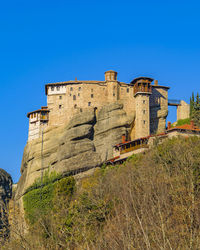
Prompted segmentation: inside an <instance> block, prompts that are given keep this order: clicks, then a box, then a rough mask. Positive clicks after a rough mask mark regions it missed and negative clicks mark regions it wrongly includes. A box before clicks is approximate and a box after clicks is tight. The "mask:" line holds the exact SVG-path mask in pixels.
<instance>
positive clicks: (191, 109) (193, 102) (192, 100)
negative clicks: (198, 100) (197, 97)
mask: <svg viewBox="0 0 200 250" xmlns="http://www.w3.org/2000/svg"><path fill="white" fill-rule="evenodd" d="M194 105H195V101H194V92H192V97H190V117H192V115H193V112H194Z"/></svg>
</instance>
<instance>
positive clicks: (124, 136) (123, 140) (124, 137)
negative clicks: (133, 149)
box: [122, 134, 126, 143]
mask: <svg viewBox="0 0 200 250" xmlns="http://www.w3.org/2000/svg"><path fill="white" fill-rule="evenodd" d="M125 142H126V135H125V134H123V135H122V143H125Z"/></svg>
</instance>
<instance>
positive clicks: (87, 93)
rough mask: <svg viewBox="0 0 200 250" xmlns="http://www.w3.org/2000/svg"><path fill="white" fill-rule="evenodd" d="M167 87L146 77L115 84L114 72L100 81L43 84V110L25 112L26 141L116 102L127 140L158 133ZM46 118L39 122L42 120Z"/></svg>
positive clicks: (163, 118) (162, 128)
mask: <svg viewBox="0 0 200 250" xmlns="http://www.w3.org/2000/svg"><path fill="white" fill-rule="evenodd" d="M168 90H169V87H167V86H163V85H159V84H158V82H157V81H154V80H153V79H152V78H149V77H139V78H136V79H134V80H133V81H131V82H130V83H124V82H119V81H118V80H117V72H115V71H112V70H110V71H107V72H105V80H104V81H78V80H74V81H66V82H57V83H48V84H46V85H45V93H46V95H47V107H43V108H42V109H40V110H36V111H33V112H30V113H28V118H29V139H28V140H29V141H31V140H33V139H35V138H38V137H40V134H41V129H42V128H45V127H47V126H60V125H63V124H65V123H67V122H68V121H69V120H70V119H71V118H72V117H73V116H74V115H75V114H78V113H80V112H84V110H86V109H88V108H93V109H94V108H96V109H97V110H98V109H99V108H101V107H102V106H104V105H107V104H110V103H115V102H119V103H122V104H123V107H124V111H125V112H126V113H127V115H128V116H130V117H134V118H133V121H132V124H131V125H130V134H129V137H130V139H131V140H133V139H136V138H140V137H145V136H148V135H150V134H156V133H162V132H164V131H165V127H166V117H167V114H168ZM44 114H45V117H46V119H41V118H42V117H44Z"/></svg>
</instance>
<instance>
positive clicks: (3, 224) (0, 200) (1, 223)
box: [0, 168, 13, 241]
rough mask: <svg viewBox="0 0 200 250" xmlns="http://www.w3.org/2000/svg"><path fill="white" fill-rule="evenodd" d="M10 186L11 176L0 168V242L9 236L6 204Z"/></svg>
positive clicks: (9, 196) (10, 189) (10, 190)
mask: <svg viewBox="0 0 200 250" xmlns="http://www.w3.org/2000/svg"><path fill="white" fill-rule="evenodd" d="M12 184H13V182H12V178H11V176H10V175H9V174H8V173H7V172H6V171H5V170H3V169H2V168H0V211H1V216H0V239H1V240H0V241H2V240H4V239H5V238H7V237H8V235H9V223H8V203H9V200H10V199H11V197H12Z"/></svg>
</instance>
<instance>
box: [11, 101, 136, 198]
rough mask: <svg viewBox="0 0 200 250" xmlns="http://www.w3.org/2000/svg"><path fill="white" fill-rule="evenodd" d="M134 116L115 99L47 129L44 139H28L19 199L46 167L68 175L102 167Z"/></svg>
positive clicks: (18, 190) (18, 194)
mask: <svg viewBox="0 0 200 250" xmlns="http://www.w3.org/2000/svg"><path fill="white" fill-rule="evenodd" d="M131 119H132V120H133V118H131ZM132 120H131V121H130V118H129V117H127V115H126V113H125V111H124V110H123V105H122V104H118V103H114V104H110V105H107V106H104V107H103V108H102V109H100V110H99V111H97V110H95V109H88V110H87V111H85V112H83V113H80V114H79V115H76V116H74V117H73V118H72V119H71V121H70V122H69V123H68V124H66V125H64V126H62V127H51V128H48V129H47V130H45V132H44V135H43V140H42V138H39V139H35V140H33V141H31V142H28V143H27V145H26V147H25V149H24V155H23V160H22V165H21V174H22V175H21V178H20V180H19V183H18V186H17V190H16V195H15V199H19V198H20V197H21V196H22V195H23V194H24V192H25V191H26V189H27V188H28V187H29V186H30V185H31V184H32V183H33V182H34V180H35V179H36V178H39V177H40V176H41V172H42V171H45V170H48V171H50V172H51V171H56V172H59V173H62V174H63V175H68V174H71V173H72V174H78V173H81V172H84V171H87V170H90V169H92V168H95V167H98V166H99V165H100V164H102V163H103V162H104V161H105V160H107V159H109V158H111V157H112V147H113V145H115V144H116V143H119V142H121V136H122V134H124V133H126V132H127V130H128V127H129V126H130V123H131V122H132ZM42 141H43V143H42Z"/></svg>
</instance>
